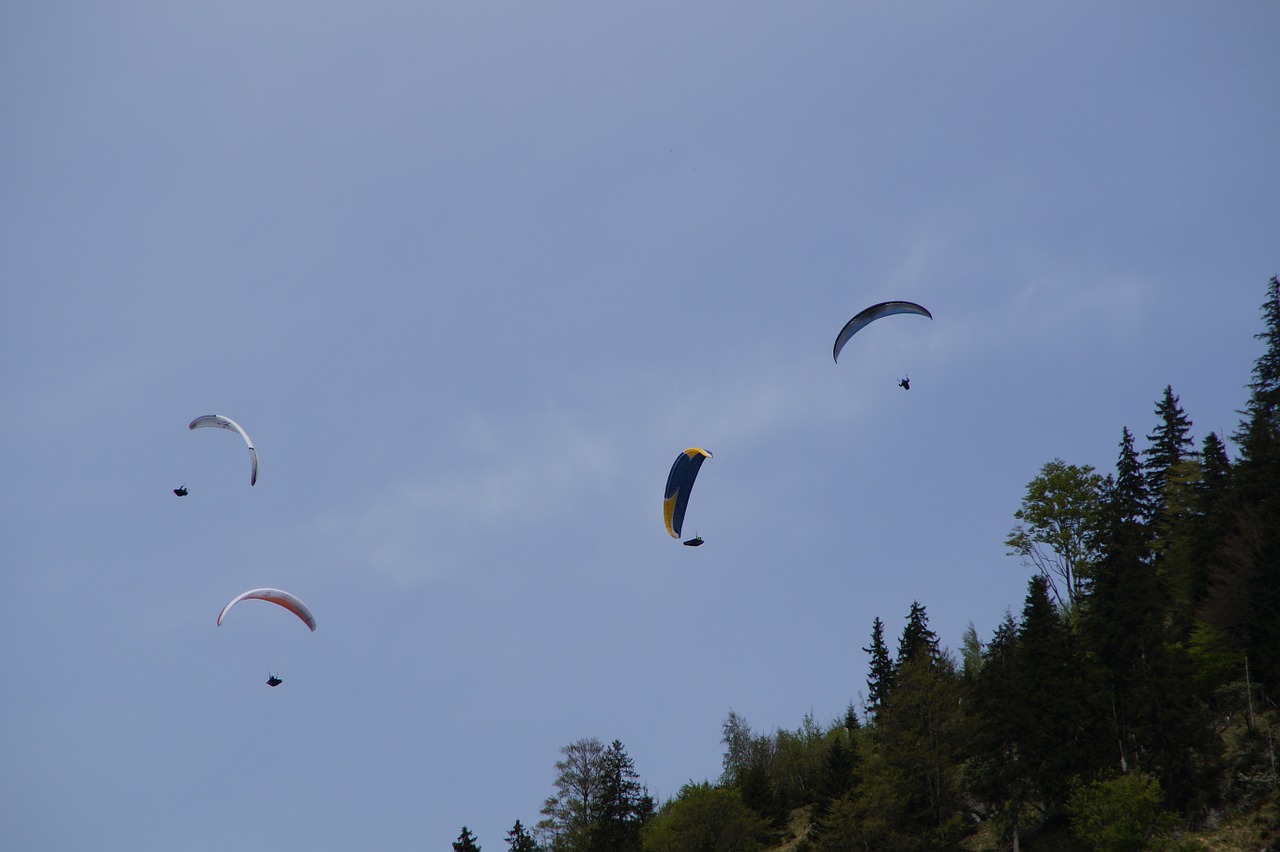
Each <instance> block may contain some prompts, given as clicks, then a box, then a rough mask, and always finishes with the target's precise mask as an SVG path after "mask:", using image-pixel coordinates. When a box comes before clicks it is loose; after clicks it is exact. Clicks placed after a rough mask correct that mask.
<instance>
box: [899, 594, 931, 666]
mask: <svg viewBox="0 0 1280 852" xmlns="http://www.w3.org/2000/svg"><path fill="white" fill-rule="evenodd" d="M937 657H938V634H936V633H934V632H933V630H932V629H931V628H930V627H929V616H928V614H927V613H926V612H925V608H924V606H923V605H922V604H921V603H920V602H919V601H912V602H911V611H910V612H909V613H908V614H907V626H906V627H904V628H903V629H902V636H901V638H899V640H898V657H897V659H896V660H894V668H895V669H899V668H901V667H902V666H903V665H905V664H907V663H909V662H911V661H912V660H917V659H936V658H937Z"/></svg>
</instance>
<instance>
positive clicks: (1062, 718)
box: [1016, 577, 1110, 824]
mask: <svg viewBox="0 0 1280 852" xmlns="http://www.w3.org/2000/svg"><path fill="white" fill-rule="evenodd" d="M1016 656H1017V660H1018V665H1017V670H1018V673H1019V675H1020V677H1021V685H1020V689H1019V690H1018V695H1019V696H1020V698H1021V700H1022V702H1023V706H1022V712H1023V713H1025V714H1026V717H1025V718H1026V719H1029V720H1030V722H1029V725H1028V728H1027V731H1026V736H1025V737H1024V738H1023V742H1022V749H1023V754H1024V758H1025V762H1026V765H1027V767H1028V770H1029V771H1028V775H1027V781H1028V795H1029V796H1031V797H1034V800H1035V802H1036V804H1037V807H1038V809H1039V810H1040V811H1041V813H1042V814H1043V815H1044V818H1045V820H1046V821H1047V822H1048V823H1049V824H1053V823H1054V822H1055V821H1060V820H1065V813H1064V811H1063V808H1064V806H1065V804H1066V801H1067V797H1068V794H1069V792H1070V790H1069V782H1070V780H1071V779H1072V778H1074V777H1078V776H1087V775H1088V774H1089V773H1090V772H1091V771H1092V770H1093V769H1095V768H1097V767H1099V766H1102V765H1103V764H1104V763H1105V761H1106V759H1107V758H1108V757H1110V752H1109V751H1107V748H1108V746H1109V742H1108V741H1107V739H1106V729H1105V728H1104V727H1103V725H1102V720H1103V719H1105V718H1106V715H1107V714H1106V712H1105V711H1106V710H1107V709H1109V708H1104V707H1103V706H1102V705H1101V704H1100V702H1099V700H1098V695H1099V689H1098V687H1097V684H1096V682H1095V680H1094V678H1093V676H1092V673H1091V671H1090V669H1089V667H1088V665H1087V663H1086V655H1085V654H1084V653H1083V651H1082V649H1081V648H1080V643H1079V641H1078V639H1077V636H1076V632H1075V631H1074V630H1072V629H1071V627H1070V626H1069V625H1068V623H1067V622H1066V621H1065V620H1064V619H1063V617H1062V614H1061V613H1060V612H1059V611H1058V610H1057V609H1056V608H1055V606H1054V604H1053V602H1052V601H1051V600H1050V598H1049V592H1048V589H1047V586H1046V584H1045V582H1044V579H1043V578H1042V577H1033V578H1032V579H1031V582H1030V583H1029V584H1028V587H1027V597H1026V600H1025V602H1024V603H1023V607H1022V615H1021V619H1020V620H1019V626H1018V640H1017V645H1016Z"/></svg>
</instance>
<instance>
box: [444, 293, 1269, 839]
mask: <svg viewBox="0 0 1280 852" xmlns="http://www.w3.org/2000/svg"><path fill="white" fill-rule="evenodd" d="M1262 316H1263V325H1264V328H1263V331H1262V332H1260V333H1259V334H1258V335H1257V337H1258V338H1259V339H1260V340H1262V341H1263V343H1264V344H1265V345H1264V352H1263V354H1262V355H1261V356H1259V358H1258V360H1257V361H1256V362H1255V365H1254V368H1253V374H1252V378H1251V381H1250V382H1249V384H1248V389H1249V397H1248V402H1247V405H1246V407H1245V409H1244V410H1243V411H1242V412H1240V414H1241V421H1240V424H1239V426H1238V428H1237V430H1236V431H1235V433H1234V434H1232V435H1230V436H1229V439H1230V440H1231V441H1232V442H1233V443H1234V446H1235V448H1236V453H1235V458H1234V459H1232V458H1229V456H1228V452H1227V445H1226V441H1225V440H1224V438H1223V437H1222V436H1219V435H1216V434H1214V433H1209V434H1208V435H1205V436H1204V437H1203V438H1202V439H1201V441H1200V442H1199V443H1198V444H1197V443H1196V442H1195V439H1194V438H1193V436H1192V431H1191V430H1192V421H1191V419H1190V417H1189V416H1188V415H1187V413H1186V412H1185V411H1184V410H1183V409H1182V407H1181V403H1180V400H1179V397H1178V396H1177V395H1176V394H1175V393H1174V391H1173V388H1172V387H1166V388H1165V389H1164V391H1163V393H1162V395H1161V396H1160V398H1159V399H1158V400H1157V401H1156V404H1155V419H1154V426H1153V428H1152V431H1151V432H1149V433H1148V434H1147V435H1146V436H1145V437H1146V441H1145V445H1144V447H1143V449H1141V450H1139V449H1138V447H1137V441H1136V439H1135V437H1134V435H1133V433H1131V432H1130V431H1129V429H1128V428H1127V427H1125V428H1123V429H1122V431H1121V436H1120V440H1119V447H1118V449H1119V451H1118V455H1117V460H1116V465H1115V469H1114V470H1112V471H1109V472H1107V473H1105V474H1104V473H1100V472H1098V471H1096V470H1095V469H1093V468H1092V467H1090V466H1088V465H1075V464H1070V463H1068V462H1065V461H1063V460H1061V459H1055V460H1053V461H1051V462H1049V463H1047V464H1045V465H1044V466H1043V467H1042V468H1041V470H1040V472H1039V474H1038V475H1037V476H1036V477H1035V478H1034V479H1033V480H1032V481H1031V482H1030V483H1029V484H1028V486H1027V490H1026V494H1025V495H1024V497H1023V500H1022V505H1021V508H1020V509H1019V510H1018V511H1017V512H1016V513H1015V521H1016V523H1015V525H1014V527H1013V529H1012V530H1011V531H1010V534H1009V537H1008V539H1007V542H1006V543H1007V545H1008V546H1009V549H1010V552H1011V553H1013V554H1015V555H1018V556H1020V557H1021V558H1022V560H1023V561H1024V562H1025V564H1026V565H1028V566H1029V567H1031V568H1032V569H1033V571H1034V576H1033V577H1032V579H1031V580H1030V582H1029V584H1028V588H1027V594H1026V598H1025V600H1024V601H1023V603H1022V607H1021V609H1020V611H1018V612H1017V614H1016V615H1015V614H1014V613H1013V612H1009V613H1007V614H1006V616H1005V618H1004V620H1003V622H1002V623H1001V624H1000V625H999V626H998V627H997V628H996V630H995V632H994V634H993V635H992V636H991V637H990V638H989V639H988V640H987V641H985V642H984V641H981V640H980V638H979V637H978V636H977V634H976V632H975V631H974V630H973V628H972V626H970V628H969V630H968V631H966V635H965V637H964V640H963V642H962V647H961V649H960V651H959V654H958V655H956V654H953V653H952V652H950V651H949V650H947V649H944V648H942V647H941V646H940V643H939V640H938V637H937V635H936V634H935V633H934V632H933V631H932V629H931V628H930V626H929V621H928V615H927V611H926V608H925V606H924V605H922V604H921V603H920V602H914V603H912V605H911V607H910V611H909V612H908V613H907V616H906V624H905V626H904V628H903V630H902V632H901V634H900V635H899V636H898V637H897V641H896V646H895V647H894V648H892V649H891V648H890V645H889V640H888V639H887V638H886V633H885V630H886V628H885V625H884V623H883V622H882V621H881V620H880V619H879V618H876V619H875V620H874V621H873V623H872V625H871V633H870V637H869V642H868V644H867V646H866V647H865V648H864V649H863V650H864V651H865V652H866V653H867V654H868V656H869V676H868V679H867V682H866V692H865V693H864V694H863V704H862V706H860V707H853V706H851V707H849V708H848V709H847V710H846V712H845V713H844V715H843V717H841V718H840V719H837V720H835V721H833V722H831V723H829V724H825V725H824V724H819V723H817V722H816V721H815V720H814V719H813V718H811V717H806V718H805V719H803V720H802V722H801V724H800V726H799V727H798V728H796V729H795V730H777V731H774V732H771V733H770V732H756V731H753V730H752V729H751V727H750V725H749V724H748V723H747V721H746V720H745V719H744V718H743V717H742V716H741V715H739V714H737V713H736V712H733V711H730V712H729V715H728V717H727V719H726V720H725V722H724V725H723V730H722V734H723V743H724V746H725V752H724V765H723V771H722V774H721V776H720V778H719V779H718V780H717V782H715V783H714V784H713V783H709V782H704V783H690V784H688V785H686V786H685V787H684V788H682V789H681V791H680V792H679V794H678V795H677V796H676V797H675V798H674V799H672V800H670V801H668V802H665V803H663V804H662V806H661V807H656V803H655V802H654V801H653V799H652V798H650V797H649V795H648V793H647V791H646V790H645V789H644V787H643V786H642V785H641V784H640V783H639V781H638V778H637V776H636V773H635V769H634V766H633V764H632V762H631V759H630V758H629V757H628V756H627V755H626V752H625V749H624V748H623V747H622V744H621V743H619V742H616V741H615V742H614V743H613V744H612V745H611V746H609V747H604V746H603V745H602V744H601V743H599V742H598V741H595V740H583V741H579V742H578V743H574V744H573V745H571V746H566V747H565V748H564V749H562V754H563V758H564V759H563V760H561V761H559V762H557V764H556V767H557V770H558V771H559V773H560V775H559V777H558V780H557V782H556V788H557V793H556V795H554V796H552V797H551V798H549V799H548V800H547V802H546V803H545V805H544V807H543V810H542V814H543V816H544V819H543V820H542V821H541V822H540V823H539V824H538V825H537V826H535V828H534V830H533V832H527V831H525V829H524V828H523V826H522V825H521V824H520V823H519V822H517V823H516V825H515V826H514V827H513V830H512V832H510V833H509V834H508V837H507V843H508V847H507V848H509V849H511V850H515V852H532V850H548V852H595V851H596V850H623V852H627V850H634V852H701V850H708V851H709V852H712V851H713V852H730V850H734V852H751V850H760V849H766V848H768V847H769V846H771V845H776V844H778V843H779V842H780V841H781V840H782V839H783V838H790V841H791V842H790V845H789V846H788V848H790V849H795V850H810V852H835V850H840V852H847V850H858V849H867V850H899V849H901V850H913V849H920V850H925V849H965V848H1011V849H1015V850H1018V849H1021V848H1028V849H1053V850H1072V849H1081V850H1085V849H1134V850H1138V849H1146V848H1168V849H1172V848H1187V849H1194V848H1203V847H1201V846H1198V845H1197V844H1196V842H1195V840H1194V839H1193V838H1192V837H1190V836H1189V835H1187V834H1185V832H1186V831H1187V830H1188V829H1194V828H1204V827H1206V826H1212V825H1214V824H1215V823H1216V822H1218V821H1221V820H1222V819H1224V818H1225V817H1227V816H1229V815H1231V814H1234V813H1239V812H1243V811H1253V812H1254V813H1255V819H1254V823H1253V827H1252V830H1253V831H1254V836H1253V837H1251V838H1249V841H1248V842H1249V843H1250V844H1251V846H1252V848H1267V847H1268V845H1269V844H1271V843H1273V842H1275V841H1276V840H1277V839H1280V805H1278V804H1277V789H1278V785H1277V778H1278V775H1277V767H1276V751H1277V746H1280V743H1277V742H1276V740H1277V739H1280V712H1278V711H1277V706H1276V703H1275V701H1274V700H1273V696H1278V695H1280V280H1278V279H1276V278H1272V279H1271V281H1270V282H1269V284H1268V288H1267V297H1266V300H1265V302H1264V304H1263V306H1262ZM463 841H465V843H463ZM460 843H461V844H462V845H460ZM467 843H469V844H471V845H466V844H467ZM478 848H479V847H478V845H476V844H475V843H474V838H471V837H470V836H469V832H468V831H467V830H466V829H464V830H463V835H462V836H461V837H460V838H459V842H457V843H454V849H455V850H462V852H467V850H472V849H478Z"/></svg>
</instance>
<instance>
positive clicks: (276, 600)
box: [218, 589, 316, 632]
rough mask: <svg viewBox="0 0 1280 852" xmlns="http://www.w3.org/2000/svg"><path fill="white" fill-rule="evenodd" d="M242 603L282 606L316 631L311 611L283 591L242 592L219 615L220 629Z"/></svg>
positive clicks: (259, 590) (254, 590)
mask: <svg viewBox="0 0 1280 852" xmlns="http://www.w3.org/2000/svg"><path fill="white" fill-rule="evenodd" d="M240 601H266V602H267V603H273V604H276V605H277V606H282V607H284V608H285V609H287V610H289V612H291V613H293V614H294V615H296V616H298V618H300V619H301V620H302V623H303V624H305V625H307V627H308V628H309V629H310V630H312V631H313V632H314V631H315V629H316V618H315V616H314V615H312V614H311V609H310V608H309V607H308V606H307V605H306V604H304V603H303V602H302V601H301V600H299V599H298V598H297V597H295V596H293V595H291V594H289V593H288V592H286V591H284V590H283V589H250V590H249V591H247V592H241V593H240V594H238V595H236V596H235V597H234V598H232V599H231V601H230V602H229V603H228V604H227V605H226V606H224V607H223V608H222V612H220V613H218V626H219V627H221V626H222V619H224V618H226V617H227V613H228V612H230V611H231V608H232V607H233V606H235V605H236V604H238V603H240Z"/></svg>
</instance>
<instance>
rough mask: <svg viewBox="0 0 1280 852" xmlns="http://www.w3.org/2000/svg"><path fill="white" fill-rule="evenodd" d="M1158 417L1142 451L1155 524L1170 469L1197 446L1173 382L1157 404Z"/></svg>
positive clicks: (1163, 497)
mask: <svg viewBox="0 0 1280 852" xmlns="http://www.w3.org/2000/svg"><path fill="white" fill-rule="evenodd" d="M1156 416H1157V417H1159V418H1160V422H1159V423H1158V424H1157V425H1156V430H1155V431H1154V432H1152V433H1151V434H1150V435H1148V436H1147V440H1148V441H1149V442H1150V445H1149V446H1148V447H1147V448H1146V449H1145V450H1143V451H1142V455H1143V456H1144V457H1145V461H1144V462H1143V475H1144V477H1145V480H1146V481H1145V486H1146V492H1147V494H1148V495H1149V497H1150V504H1149V509H1150V515H1149V517H1148V521H1149V522H1152V523H1156V522H1158V520H1159V518H1160V515H1161V514H1162V513H1163V510H1164V502H1165V496H1164V489H1165V484H1166V483H1167V482H1168V481H1169V474H1170V471H1172V470H1173V469H1174V468H1176V467H1177V466H1178V465H1179V464H1180V463H1181V462H1182V461H1183V459H1185V458H1187V457H1188V456H1189V455H1191V454H1193V452H1194V447H1195V442H1194V441H1192V440H1191V419H1190V418H1188V417H1187V415H1186V412H1184V411H1183V410H1182V406H1181V405H1180V404H1179V400H1178V397H1177V395H1176V394H1174V392H1173V386H1172V385H1165V388H1164V397H1163V398H1162V399H1161V400H1160V402H1158V403H1156Z"/></svg>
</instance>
